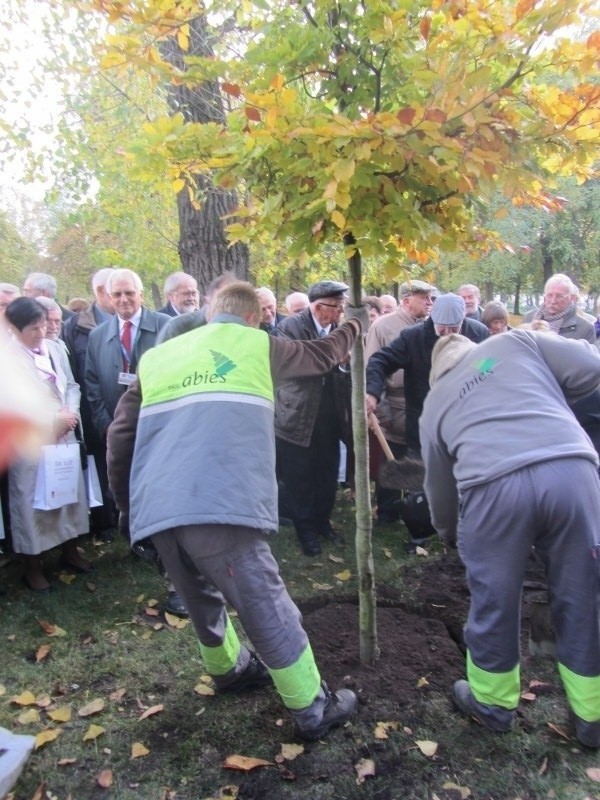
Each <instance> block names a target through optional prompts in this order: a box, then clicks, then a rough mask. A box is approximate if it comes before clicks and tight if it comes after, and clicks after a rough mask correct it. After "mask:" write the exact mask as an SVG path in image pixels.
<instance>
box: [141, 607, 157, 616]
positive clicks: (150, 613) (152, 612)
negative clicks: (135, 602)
mask: <svg viewBox="0 0 600 800" xmlns="http://www.w3.org/2000/svg"><path fill="white" fill-rule="evenodd" d="M144 614H146V615H147V616H148V617H158V615H159V614H160V611H157V609H156V608H150V606H146V608H145V609H144Z"/></svg>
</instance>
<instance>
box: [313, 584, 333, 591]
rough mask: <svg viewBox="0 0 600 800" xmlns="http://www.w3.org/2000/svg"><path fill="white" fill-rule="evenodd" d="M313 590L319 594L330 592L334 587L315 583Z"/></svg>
mask: <svg viewBox="0 0 600 800" xmlns="http://www.w3.org/2000/svg"><path fill="white" fill-rule="evenodd" d="M312 588H313V589H316V590H317V591H318V592H329V591H331V589H333V586H330V585H329V584H328V583H313V585H312Z"/></svg>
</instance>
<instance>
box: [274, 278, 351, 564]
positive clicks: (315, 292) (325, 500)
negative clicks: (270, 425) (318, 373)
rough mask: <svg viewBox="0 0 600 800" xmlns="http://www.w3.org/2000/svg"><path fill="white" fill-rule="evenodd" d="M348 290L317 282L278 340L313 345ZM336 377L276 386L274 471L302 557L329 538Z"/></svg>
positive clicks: (338, 422)
mask: <svg viewBox="0 0 600 800" xmlns="http://www.w3.org/2000/svg"><path fill="white" fill-rule="evenodd" d="M347 290H348V287H347V286H346V284H345V283H338V282H337V281H320V282H319V283H316V284H315V285H314V286H312V287H311V288H310V289H309V291H308V298H309V300H310V305H309V307H308V308H307V309H305V310H304V311H300V312H299V313H298V314H292V315H290V316H289V317H286V318H285V319H284V320H283V321H282V322H281V323H280V325H279V337H281V338H285V339H310V340H312V339H319V338H321V337H323V336H326V335H327V334H329V333H330V332H331V331H334V330H335V329H336V328H337V326H338V323H339V321H340V318H341V316H342V314H343V312H344V307H345V298H346V292H347ZM336 373H338V374H336ZM337 377H339V370H338V368H337V367H336V368H335V369H332V370H330V371H329V372H328V373H327V374H326V375H324V376H322V377H304V376H298V377H293V376H291V375H288V376H287V377H286V379H285V380H283V381H281V382H280V383H279V384H278V386H277V392H276V406H275V434H276V437H277V468H278V473H279V475H280V476H281V479H282V480H283V484H284V486H285V490H286V504H287V513H288V514H289V516H290V517H291V519H292V522H293V523H294V527H295V529H296V534H297V536H298V539H299V541H300V545H301V547H302V551H303V553H304V554H305V555H307V556H318V555H320V553H321V545H320V542H319V536H322V537H324V538H333V537H334V531H333V527H332V525H331V519H330V518H331V513H332V511H333V507H334V505H335V497H336V492H337V482H338V468H339V458H340V439H341V437H342V431H343V425H342V422H343V419H342V413H343V409H342V408H341V406H340V403H339V402H338V398H337V396H336V395H337V392H336V390H335V386H334V381H335V380H336V378H337Z"/></svg>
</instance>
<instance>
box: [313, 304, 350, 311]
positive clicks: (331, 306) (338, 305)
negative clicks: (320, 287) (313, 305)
mask: <svg viewBox="0 0 600 800" xmlns="http://www.w3.org/2000/svg"><path fill="white" fill-rule="evenodd" d="M319 305H320V306H327V308H337V310H338V311H343V310H344V308H345V305H344V303H319Z"/></svg>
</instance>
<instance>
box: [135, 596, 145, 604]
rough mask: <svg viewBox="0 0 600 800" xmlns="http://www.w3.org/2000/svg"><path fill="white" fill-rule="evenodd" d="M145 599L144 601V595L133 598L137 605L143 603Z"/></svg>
mask: <svg viewBox="0 0 600 800" xmlns="http://www.w3.org/2000/svg"><path fill="white" fill-rule="evenodd" d="M145 599H146V595H145V594H138V596H137V597H136V598H135V602H136V603H138V604H139V603H143V602H144V600H145Z"/></svg>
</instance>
